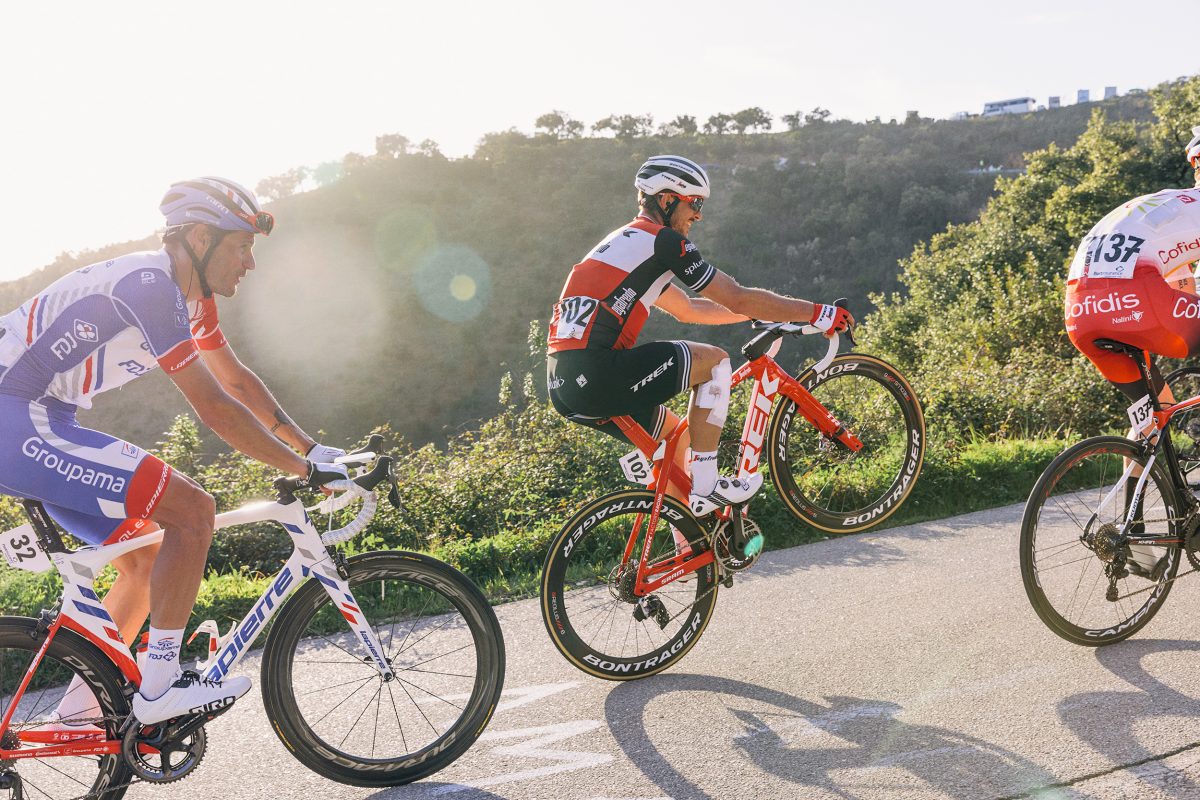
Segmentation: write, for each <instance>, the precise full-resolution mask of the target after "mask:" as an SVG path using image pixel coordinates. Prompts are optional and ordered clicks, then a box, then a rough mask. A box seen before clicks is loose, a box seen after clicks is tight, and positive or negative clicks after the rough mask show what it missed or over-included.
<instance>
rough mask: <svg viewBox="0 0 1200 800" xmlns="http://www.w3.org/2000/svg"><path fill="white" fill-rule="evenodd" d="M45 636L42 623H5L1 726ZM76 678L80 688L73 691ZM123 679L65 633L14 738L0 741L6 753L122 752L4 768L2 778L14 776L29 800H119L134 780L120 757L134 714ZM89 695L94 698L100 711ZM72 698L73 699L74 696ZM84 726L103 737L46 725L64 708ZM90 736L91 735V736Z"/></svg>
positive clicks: (49, 655)
mask: <svg viewBox="0 0 1200 800" xmlns="http://www.w3.org/2000/svg"><path fill="white" fill-rule="evenodd" d="M45 638H46V632H45V630H44V629H39V626H38V623H37V620H33V619H29V618H26V617H3V618H0V718H2V717H3V715H4V714H7V713H8V712H9V710H10V708H11V706H12V702H13V698H14V696H15V694H16V691H17V689H18V688H19V687H20V685H21V681H22V680H23V679H24V677H25V673H26V672H27V671H28V669H29V667H30V665H31V664H32V663H33V661H34V659H35V658H36V656H37V652H38V649H39V648H40V647H41V646H42V644H43V643H44V642H45ZM76 676H78V677H79V678H80V679H81V680H82V685H79V684H76V685H74V686H72V679H73V678H75V677H76ZM123 685H124V679H123V677H122V675H121V673H120V671H119V670H118V669H117V667H116V666H115V665H114V664H113V663H112V661H110V660H109V659H108V658H106V657H105V656H104V654H103V653H101V652H100V651H99V650H98V649H97V648H96V647H94V646H93V645H91V644H89V643H88V642H87V641H86V640H85V639H83V638H82V637H81V636H78V635H77V634H75V633H73V632H71V631H69V630H66V629H63V628H60V629H59V631H58V632H57V633H56V634H55V636H54V641H53V642H51V643H50V648H49V649H48V650H47V652H46V655H45V656H44V657H43V658H42V661H41V663H40V664H38V667H37V671H36V672H34V674H33V678H32V679H31V681H30V683H29V686H28V687H27V688H26V689H25V692H24V694H23V695H21V697H20V699H19V701H18V702H17V707H16V709H15V711H14V712H13V717H12V722H11V724H10V725H9V728H8V731H7V732H5V734H4V736H3V737H2V738H0V747H3V748H4V749H5V750H29V749H33V748H38V747H46V746H48V745H54V744H64V743H69V742H71V741H79V742H80V743H96V744H99V743H103V742H105V741H111V742H113V743H114V744H115V745H116V752H114V753H110V754H105V755H86V756H53V757H49V758H21V759H12V760H9V761H0V775H3V774H4V773H7V772H10V771H12V772H15V773H16V775H17V776H18V777H19V779H20V784H21V790H20V791H21V792H22V793H23V795H24V797H26V798H51V799H52V800H67V798H77V797H79V796H81V795H86V796H87V797H88V798H94V800H120V798H121V797H123V796H124V795H125V790H126V789H127V788H128V785H129V782H130V781H131V780H133V774H132V773H131V772H130V770H129V767H128V766H126V764H125V760H124V759H123V758H122V756H121V753H120V736H119V735H118V732H117V731H118V728H119V727H120V725H121V722H122V721H123V720H124V719H125V717H126V716H128V714H129V703H128V700H127V699H126V697H125V694H124V691H123V688H122V687H123ZM84 693H90V694H91V695H92V697H94V698H95V702H96V704H97V705H98V711H96V710H94V708H95V707H92V708H89V707H91V706H92V702H91V701H90V700H89V699H88V698H87V697H86V695H85V694H84ZM68 694H69V696H68ZM60 702H62V703H63V708H64V709H67V708H68V707H69V708H74V709H77V710H76V711H75V712H73V713H72V712H67V713H68V715H69V716H68V719H67V720H66V721H73V722H75V723H77V724H79V725H80V726H85V725H86V726H87V727H88V728H90V727H91V726H92V725H96V726H99V727H100V728H101V729H102V730H104V731H105V733H104V734H99V735H97V734H90V733H86V732H75V731H71V730H69V729H66V728H64V727H63V726H55V727H54V728H51V727H49V726H47V725H45V724H44V723H45V722H46V719H47V718H48V717H49V715H50V714H51V712H54V711H55V710H56V709H57V708H59V703H60ZM85 730H86V729H85ZM16 796H17V790H16V789H15V788H11V787H10V788H8V789H0V798H10V797H16Z"/></svg>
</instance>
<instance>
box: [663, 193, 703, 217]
mask: <svg viewBox="0 0 1200 800" xmlns="http://www.w3.org/2000/svg"><path fill="white" fill-rule="evenodd" d="M671 195H672V196H673V197H676V198H678V199H680V200H682V201H683V202H685V203H687V204H688V205H689V206H691V209H692V211H696V212H699V211H700V209H702V208H704V198H703V197H701V196H700V195H698V194H692V195H687V194H675V193H674V192H671Z"/></svg>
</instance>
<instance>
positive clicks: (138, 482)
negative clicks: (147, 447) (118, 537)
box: [125, 453, 171, 519]
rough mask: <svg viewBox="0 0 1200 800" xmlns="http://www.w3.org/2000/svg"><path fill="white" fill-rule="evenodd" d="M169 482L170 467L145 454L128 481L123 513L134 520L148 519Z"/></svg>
mask: <svg viewBox="0 0 1200 800" xmlns="http://www.w3.org/2000/svg"><path fill="white" fill-rule="evenodd" d="M170 480H171V467H170V466H168V465H167V464H165V463H163V462H162V461H160V460H159V459H157V458H155V457H154V456H152V455H150V454H149V453H147V454H146V455H145V456H143V457H142V461H141V463H140V464H138V465H137V469H135V470H134V471H133V477H132V478H131V479H130V480H129V491H128V492H126V494H125V513H126V514H127V515H128V516H130V517H131V518H134V519H149V518H150V515H151V514H153V513H154V509H155V507H156V506H157V505H158V501H159V500H161V499H162V496H163V491H164V490H166V488H167V482H168V481H170Z"/></svg>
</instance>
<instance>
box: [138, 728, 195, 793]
mask: <svg viewBox="0 0 1200 800" xmlns="http://www.w3.org/2000/svg"><path fill="white" fill-rule="evenodd" d="M171 728H172V726H170V725H166V726H163V725H141V724H139V723H136V722H135V723H134V724H133V725H130V726H129V730H127V731H125V736H124V738H122V740H121V755H122V756H124V757H125V763H126V764H128V765H129V768H130V769H131V770H133V774H134V775H137V776H138V777H139V778H141V779H142V780H144V781H147V782H148V783H174V782H175V781H177V780H180V779H182V778H185V777H187V776H188V775H189V774H191V772H192V770H194V769H195V768H196V767H198V766H200V762H201V761H203V760H204V753H205V751H206V750H207V748H208V734H207V733H206V732H205V730H204V728H203V727H199V728H196V729H195V730H194V731H192V732H190V733H188V734H187V735H185V736H183V737H182V738H180V739H172V738H170V731H171ZM180 754H182V758H179V759H178V760H176V757H177V756H179V755H180ZM156 762H157V763H156Z"/></svg>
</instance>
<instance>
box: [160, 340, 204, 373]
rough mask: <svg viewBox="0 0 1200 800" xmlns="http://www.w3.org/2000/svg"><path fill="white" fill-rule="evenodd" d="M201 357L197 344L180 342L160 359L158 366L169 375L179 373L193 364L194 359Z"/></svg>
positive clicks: (191, 341)
mask: <svg viewBox="0 0 1200 800" xmlns="http://www.w3.org/2000/svg"><path fill="white" fill-rule="evenodd" d="M198 355H200V352H199V351H198V350H197V349H196V343H195V342H194V341H193V340H191V339H188V340H187V341H183V342H180V343H179V344H177V345H175V346H174V347H172V348H171V349H170V350H168V351H167V354H166V355H165V356H163V357H162V358H160V359H158V365H159V366H160V367H162V368H163V371H164V372H166V373H167V374H168V375H170V374H172V373H175V372H179V370H181V369H183V368H184V367H186V366H187V365H188V364H190V363H191V362H192V359H193V358H195V357H196V356H198Z"/></svg>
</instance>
